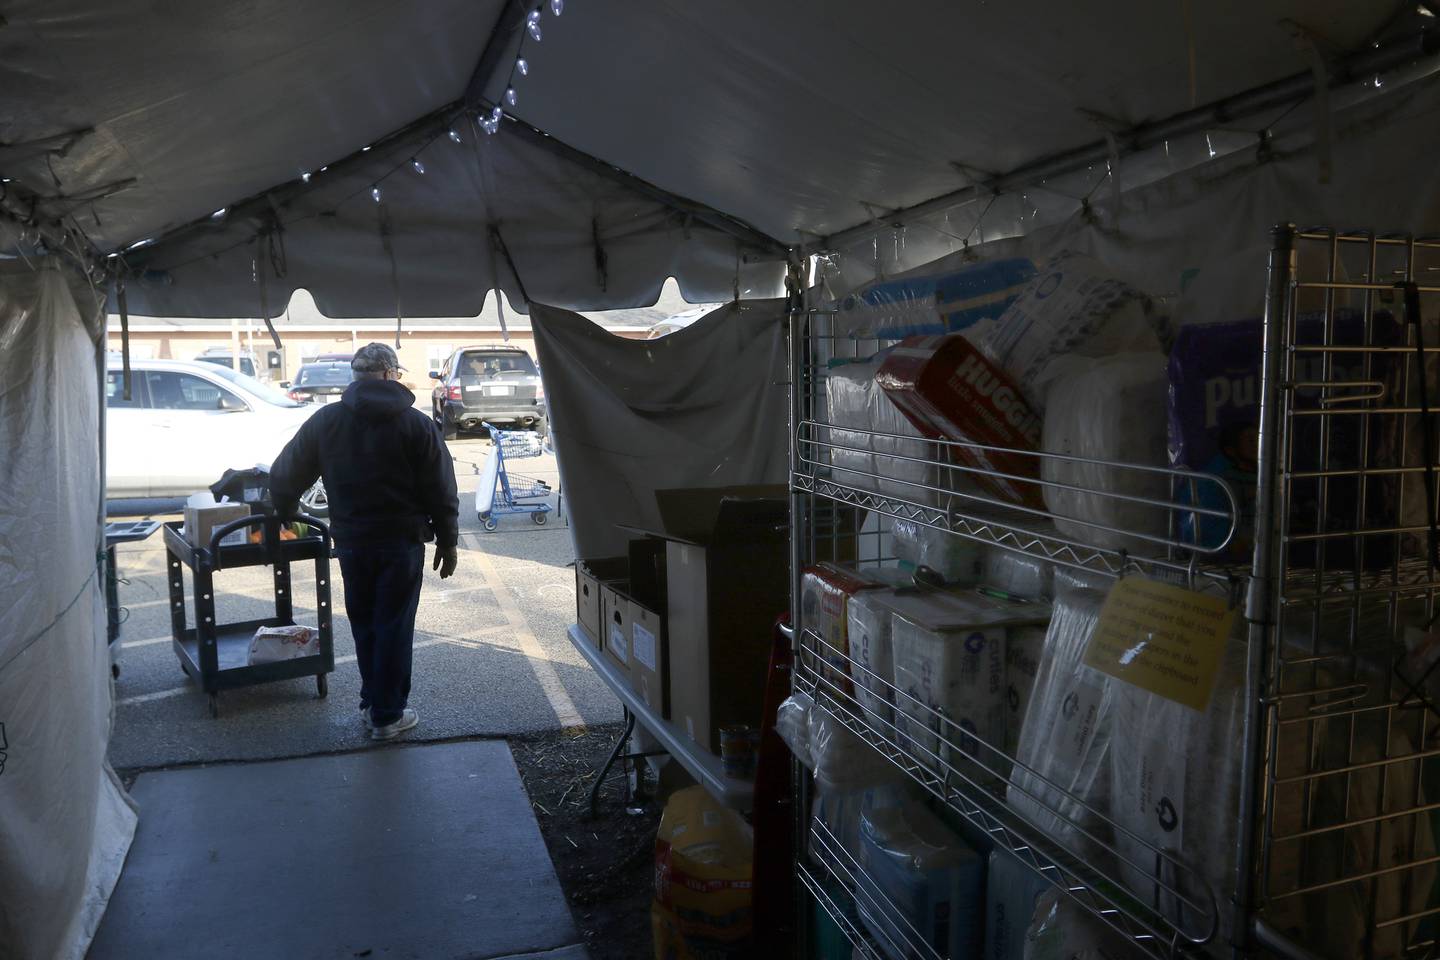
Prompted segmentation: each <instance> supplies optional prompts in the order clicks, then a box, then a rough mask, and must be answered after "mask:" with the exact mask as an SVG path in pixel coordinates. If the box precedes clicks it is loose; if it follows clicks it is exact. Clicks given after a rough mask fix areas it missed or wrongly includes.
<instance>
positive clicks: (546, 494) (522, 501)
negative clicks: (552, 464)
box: [475, 423, 553, 533]
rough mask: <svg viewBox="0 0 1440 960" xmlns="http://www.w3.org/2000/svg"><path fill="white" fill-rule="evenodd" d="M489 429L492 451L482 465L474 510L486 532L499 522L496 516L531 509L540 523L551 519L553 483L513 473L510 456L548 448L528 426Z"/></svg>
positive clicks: (535, 454)
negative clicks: (523, 428) (524, 428)
mask: <svg viewBox="0 0 1440 960" xmlns="http://www.w3.org/2000/svg"><path fill="white" fill-rule="evenodd" d="M484 426H485V429H487V430H489V431H490V443H491V446H490V453H489V455H488V456H486V458H485V462H484V463H483V464H481V465H480V467H479V470H478V472H479V474H480V483H479V485H478V486H477V487H476V488H475V513H476V515H477V516H478V517H479V519H480V524H481V526H483V527H484V528H485V531H486V532H487V533H489V532H492V531H493V530H494V529H495V528H496V527H498V526H499V522H498V521H497V520H496V517H501V516H505V515H506V514H511V513H528V514H530V519H531V520H532V521H534V522H535V523H536V524H537V525H538V524H543V523H544V522H545V521H546V520H547V519H549V513H550V503H549V499H550V494H551V493H552V492H553V491H552V490H551V489H550V484H548V483H546V482H545V481H544V480H540V479H538V478H536V477H527V476H525V475H524V474H519V473H513V472H511V471H510V469H509V468H508V467H507V466H506V463H505V461H507V460H521V459H524V458H526V457H538V456H540V455H541V454H542V453H544V452H545V448H544V444H543V443H542V441H541V440H540V438H539V437H538V436H537V435H536V434H534V433H532V432H531V431H529V430H523V431H521V430H501V429H499V428H497V427H495V426H493V425H492V424H489V423H487V424H485V425H484Z"/></svg>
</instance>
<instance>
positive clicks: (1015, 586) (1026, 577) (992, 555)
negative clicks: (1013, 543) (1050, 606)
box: [980, 547, 1055, 600]
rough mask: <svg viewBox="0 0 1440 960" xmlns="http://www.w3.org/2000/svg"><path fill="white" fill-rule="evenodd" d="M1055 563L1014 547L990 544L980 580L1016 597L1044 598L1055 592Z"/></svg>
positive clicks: (985, 555)
mask: <svg viewBox="0 0 1440 960" xmlns="http://www.w3.org/2000/svg"><path fill="white" fill-rule="evenodd" d="M1054 575H1055V567H1054V565H1053V564H1051V563H1049V562H1047V561H1045V560H1040V559H1038V558H1036V557H1031V556H1028V555H1026V554H1023V553H1015V552H1014V551H1013V550H1002V549H1000V548H999V547H989V548H987V549H986V550H985V554H984V558H983V561H982V569H981V575H980V580H981V582H982V583H984V584H985V586H987V587H993V588H994V589H996V590H1000V591H1002V592H1003V593H1007V594H1009V595H1010V596H1012V597H1022V598H1024V599H1026V600H1040V599H1045V598H1048V597H1049V596H1050V594H1051V593H1052V592H1053V584H1052V580H1053V579H1054Z"/></svg>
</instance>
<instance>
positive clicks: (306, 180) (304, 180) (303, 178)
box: [300, 170, 310, 183]
mask: <svg viewBox="0 0 1440 960" xmlns="http://www.w3.org/2000/svg"><path fill="white" fill-rule="evenodd" d="M300 182H301V183H309V182H310V171H309V170H306V171H305V172H304V173H302V174H300Z"/></svg>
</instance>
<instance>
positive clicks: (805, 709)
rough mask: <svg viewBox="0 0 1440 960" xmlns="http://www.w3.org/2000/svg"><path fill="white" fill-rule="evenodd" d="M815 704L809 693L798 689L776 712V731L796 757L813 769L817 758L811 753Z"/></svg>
mask: <svg viewBox="0 0 1440 960" xmlns="http://www.w3.org/2000/svg"><path fill="white" fill-rule="evenodd" d="M814 706H815V701H814V700H811V699H810V695H809V694H808V693H802V692H800V691H798V690H797V691H796V692H794V693H792V694H790V696H788V697H786V698H785V699H784V700H782V701H781V702H780V707H779V708H778V709H777V710H776V712H775V732H776V733H778V734H780V739H781V740H784V741H785V746H787V747H789V748H790V752H791V753H793V754H795V759H797V760H799V761H800V762H801V763H803V764H805V766H806V767H808V768H809V769H810V770H811V771H813V770H814V769H815V758H814V757H813V756H812V755H811V753H810V711H811V710H812V709H813V708H814Z"/></svg>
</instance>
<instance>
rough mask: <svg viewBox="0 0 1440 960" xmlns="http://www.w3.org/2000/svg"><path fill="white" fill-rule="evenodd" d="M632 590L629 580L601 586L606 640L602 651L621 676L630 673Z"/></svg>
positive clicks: (601, 608) (602, 623) (601, 613)
mask: <svg viewBox="0 0 1440 960" xmlns="http://www.w3.org/2000/svg"><path fill="white" fill-rule="evenodd" d="M629 588H630V582H629V581H628V580H612V581H609V582H607V583H602V584H601V585H600V628H601V631H602V635H603V637H604V639H603V640H602V645H601V651H602V652H603V653H604V654H605V656H607V657H609V658H610V659H611V660H612V661H614V663H615V665H616V666H618V667H619V668H620V672H621V674H628V673H629V671H630V596H629V593H628V592H627V591H628V590H629Z"/></svg>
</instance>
